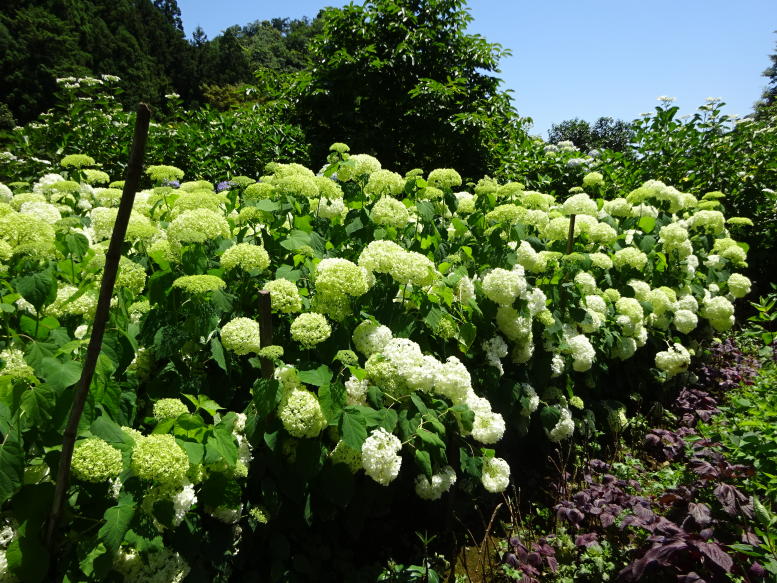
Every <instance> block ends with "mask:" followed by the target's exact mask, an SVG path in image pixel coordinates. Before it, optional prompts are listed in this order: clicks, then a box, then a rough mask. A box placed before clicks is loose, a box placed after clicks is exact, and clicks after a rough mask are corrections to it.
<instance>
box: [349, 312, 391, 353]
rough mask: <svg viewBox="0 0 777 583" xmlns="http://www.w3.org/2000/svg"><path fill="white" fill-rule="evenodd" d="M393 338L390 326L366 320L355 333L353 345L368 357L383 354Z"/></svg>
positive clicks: (357, 327)
mask: <svg viewBox="0 0 777 583" xmlns="http://www.w3.org/2000/svg"><path fill="white" fill-rule="evenodd" d="M393 337H394V335H393V334H392V333H391V330H390V329H389V328H388V326H383V325H381V324H379V323H377V322H373V321H371V320H365V321H364V322H362V323H361V324H359V325H358V326H356V329H355V330H354V331H353V343H354V345H355V346H356V350H358V351H359V352H361V353H362V354H363V355H364V356H367V357H369V356H372V355H373V354H375V353H376V352H381V351H382V350H383V348H384V347H385V346H386V344H388V342H389V340H391V339H392V338H393Z"/></svg>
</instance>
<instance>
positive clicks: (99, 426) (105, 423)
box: [89, 415, 135, 452]
mask: <svg viewBox="0 0 777 583" xmlns="http://www.w3.org/2000/svg"><path fill="white" fill-rule="evenodd" d="M89 431H91V432H92V434H93V435H95V436H96V437H99V438H100V439H102V440H104V441H107V442H108V443H110V444H111V445H112V446H113V447H115V448H116V449H120V450H122V451H126V452H129V451H132V448H133V447H134V446H135V441H134V440H133V439H132V437H130V436H129V435H127V433H125V432H124V430H123V429H122V428H121V427H120V426H119V424H118V423H116V422H115V421H113V420H112V419H110V418H109V417H107V416H105V415H100V416H99V417H98V418H97V419H95V420H94V421H93V422H92V425H91V426H90V427H89Z"/></svg>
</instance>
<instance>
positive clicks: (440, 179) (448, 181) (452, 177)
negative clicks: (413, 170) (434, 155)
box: [427, 168, 461, 188]
mask: <svg viewBox="0 0 777 583" xmlns="http://www.w3.org/2000/svg"><path fill="white" fill-rule="evenodd" d="M427 182H428V183H429V186H434V187H435V188H453V187H454V186H461V175H460V174H459V173H458V172H456V171H455V170H452V169H451V168H437V169H435V170H432V171H431V172H430V173H429V178H428V179H427Z"/></svg>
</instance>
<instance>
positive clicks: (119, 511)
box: [97, 492, 135, 555]
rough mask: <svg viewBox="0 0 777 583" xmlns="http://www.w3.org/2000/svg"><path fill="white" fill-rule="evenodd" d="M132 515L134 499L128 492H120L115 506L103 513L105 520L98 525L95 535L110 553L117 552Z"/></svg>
mask: <svg viewBox="0 0 777 583" xmlns="http://www.w3.org/2000/svg"><path fill="white" fill-rule="evenodd" d="M134 516H135V500H134V499H133V498H132V495H131V494H129V493H128V492H122V493H121V495H120V496H119V500H118V501H117V503H116V506H111V507H110V508H108V509H107V510H106V511H105V513H104V514H103V519H104V520H105V522H104V523H103V525H102V526H101V527H100V530H99V532H98V533H97V537H98V538H99V540H100V541H101V542H102V543H103V544H104V545H105V548H106V549H108V551H109V552H110V553H111V554H112V555H115V554H116V553H117V552H118V550H119V547H120V546H121V543H122V542H123V541H124V535H125V534H127V530H129V525H130V522H132V518H133V517H134Z"/></svg>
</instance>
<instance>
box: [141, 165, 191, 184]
mask: <svg viewBox="0 0 777 583" xmlns="http://www.w3.org/2000/svg"><path fill="white" fill-rule="evenodd" d="M146 174H148V175H149V177H150V178H151V180H153V181H154V182H172V181H174V180H181V178H183V170H181V169H180V168H176V167H175V166H161V165H158V166H149V167H148V168H146Z"/></svg>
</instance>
